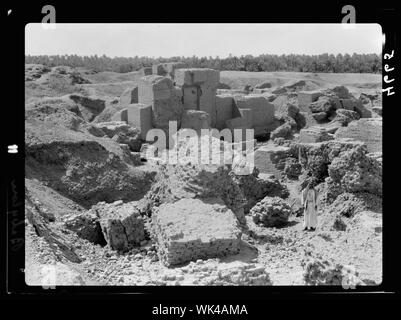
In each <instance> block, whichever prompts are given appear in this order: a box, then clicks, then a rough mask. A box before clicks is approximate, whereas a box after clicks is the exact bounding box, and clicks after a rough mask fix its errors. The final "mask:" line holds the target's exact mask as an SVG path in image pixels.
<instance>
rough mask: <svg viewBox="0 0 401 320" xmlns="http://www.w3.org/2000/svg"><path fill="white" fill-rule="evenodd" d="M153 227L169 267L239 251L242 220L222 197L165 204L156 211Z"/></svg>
mask: <svg viewBox="0 0 401 320" xmlns="http://www.w3.org/2000/svg"><path fill="white" fill-rule="evenodd" d="M152 227H153V229H152V232H153V234H154V237H155V238H156V239H157V242H158V246H159V250H158V253H159V258H160V260H161V261H162V262H163V263H164V264H165V265H167V266H172V265H177V264H181V263H184V262H188V261H194V260H197V259H208V258H213V257H219V256H223V255H230V254H236V253H238V252H239V244H240V239H241V231H240V229H239V227H238V221H237V219H236V216H235V215H234V213H233V212H232V211H231V210H230V209H228V208H227V207H226V205H225V204H224V202H223V201H222V200H221V199H220V198H206V199H202V200H201V199H181V200H178V201H176V202H174V203H166V204H162V205H161V206H159V207H158V208H157V209H155V210H154V211H153V213H152Z"/></svg>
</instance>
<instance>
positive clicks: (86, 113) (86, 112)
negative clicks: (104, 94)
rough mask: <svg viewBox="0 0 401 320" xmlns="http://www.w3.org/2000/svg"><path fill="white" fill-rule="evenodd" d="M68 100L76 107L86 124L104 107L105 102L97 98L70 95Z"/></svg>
mask: <svg viewBox="0 0 401 320" xmlns="http://www.w3.org/2000/svg"><path fill="white" fill-rule="evenodd" d="M69 98H70V99H71V100H72V101H74V102H75V103H76V104H77V105H78V107H79V110H80V112H81V114H82V117H83V118H84V119H85V121H87V122H91V121H93V120H94V119H95V117H96V116H97V115H99V114H100V113H101V112H102V111H103V110H104V109H105V107H106V103H105V100H103V99H98V98H97V97H85V96H82V95H78V94H71V95H70V96H69Z"/></svg>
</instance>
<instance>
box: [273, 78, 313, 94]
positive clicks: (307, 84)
mask: <svg viewBox="0 0 401 320" xmlns="http://www.w3.org/2000/svg"><path fill="white" fill-rule="evenodd" d="M316 89H318V86H317V85H316V84H315V83H313V82H311V81H307V80H294V81H290V82H289V83H287V84H285V85H284V86H282V87H278V88H276V89H275V90H273V91H272V93H274V94H288V93H295V92H299V91H310V90H316Z"/></svg>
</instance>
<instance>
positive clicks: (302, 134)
mask: <svg viewBox="0 0 401 320" xmlns="http://www.w3.org/2000/svg"><path fill="white" fill-rule="evenodd" d="M328 140H334V136H333V135H332V134H330V133H328V132H327V131H326V129H325V128H324V127H319V126H313V127H309V128H306V129H301V131H299V141H300V142H301V143H315V142H322V141H328Z"/></svg>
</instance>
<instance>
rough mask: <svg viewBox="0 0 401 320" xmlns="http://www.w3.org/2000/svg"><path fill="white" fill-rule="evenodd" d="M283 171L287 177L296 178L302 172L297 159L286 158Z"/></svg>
mask: <svg viewBox="0 0 401 320" xmlns="http://www.w3.org/2000/svg"><path fill="white" fill-rule="evenodd" d="M283 173H284V175H285V176H286V177H288V178H289V179H298V177H299V176H300V175H301V173H302V166H301V164H300V163H299V161H298V159H295V158H287V160H286V161H285V165H284V170H283Z"/></svg>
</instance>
